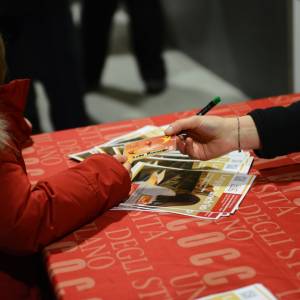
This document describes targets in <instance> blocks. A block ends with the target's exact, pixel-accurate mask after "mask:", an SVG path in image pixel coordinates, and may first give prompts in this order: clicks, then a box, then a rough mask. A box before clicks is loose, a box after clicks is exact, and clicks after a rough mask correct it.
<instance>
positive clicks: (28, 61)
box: [1, 1, 90, 133]
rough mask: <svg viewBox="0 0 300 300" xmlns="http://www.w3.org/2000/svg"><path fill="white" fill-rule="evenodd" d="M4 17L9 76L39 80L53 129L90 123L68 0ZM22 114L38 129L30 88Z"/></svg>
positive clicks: (33, 95)
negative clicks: (47, 102) (43, 90)
mask: <svg viewBox="0 0 300 300" xmlns="http://www.w3.org/2000/svg"><path fill="white" fill-rule="evenodd" d="M4 19H5V20H6V23H7V24H8V25H7V26H6V28H7V32H8V34H7V36H8V41H7V49H8V51H7V57H8V67H9V75H10V76H9V77H10V78H11V79H13V78H24V77H27V78H28V77H29V78H32V79H34V80H39V81H41V83H42V84H43V86H44V88H45V91H46V94H47V96H48V100H49V110H50V118H51V121H52V123H53V126H54V129H56V130H60V129H67V128H73V127H79V126H85V125H89V124H90V121H89V119H88V117H87V114H86V112H85V107H84V102H83V82H82V81H83V79H82V78H81V70H80V61H79V60H80V58H79V56H78V52H77V51H76V43H75V28H74V24H73V21H72V18H71V12H70V9H69V3H68V1H60V2H59V5H56V6H53V7H52V6H51V5H50V9H48V10H47V9H37V10H34V12H32V13H30V14H24V15H21V16H17V17H5V18H1V23H2V22H3V20H4ZM13 29H16V30H14V31H12V30H13ZM11 32H12V33H11ZM25 116H26V117H27V118H28V119H29V120H31V122H32V123H33V130H34V132H35V133H37V132H38V131H39V130H40V127H39V125H40V124H39V122H38V113H37V107H36V97H35V91H34V90H33V89H32V90H31V91H30V94H29V99H28V103H27V110H26V112H25Z"/></svg>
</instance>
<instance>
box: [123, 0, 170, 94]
mask: <svg viewBox="0 0 300 300" xmlns="http://www.w3.org/2000/svg"><path fill="white" fill-rule="evenodd" d="M125 2H126V5H127V8H128V12H129V15H130V29H131V37H132V44H133V50H134V52H135V55H136V58H137V62H138V66H139V70H140V74H141V77H142V79H143V81H144V82H145V86H146V92H148V93H159V92H162V91H163V90H164V89H165V88H166V68H165V63H164V59H163V43H164V42H163V39H164V30H163V28H164V22H163V13H162V7H161V4H160V0H150V1H140V0H126V1H125Z"/></svg>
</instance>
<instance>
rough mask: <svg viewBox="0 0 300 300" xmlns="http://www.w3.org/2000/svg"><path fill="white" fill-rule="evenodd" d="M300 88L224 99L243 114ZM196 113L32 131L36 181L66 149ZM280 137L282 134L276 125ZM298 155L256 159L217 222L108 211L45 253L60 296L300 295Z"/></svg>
mask: <svg viewBox="0 0 300 300" xmlns="http://www.w3.org/2000/svg"><path fill="white" fill-rule="evenodd" d="M297 99H300V95H289V96H280V97H272V98H267V99H262V100H256V101H248V102H243V103H237V104H230V105H220V106H218V107H216V108H214V110H213V113H214V114H218V115H243V114H245V113H247V112H248V111H250V110H252V109H254V108H263V107H269V106H274V105H287V104H289V103H291V102H292V101H295V100H297ZM193 113H194V112H193V111H189V112H184V113H174V114H170V115H163V116H158V117H152V118H145V119H138V120H130V121H122V122H116V123H109V124H102V125H98V126H90V127H85V128H78V129H73V130H67V131H61V132H54V133H49V134H41V135H36V136H34V141H35V144H34V146H33V147H31V148H29V149H27V150H26V151H25V153H24V156H25V161H26V165H27V168H28V173H29V175H30V177H31V179H32V182H36V181H37V180H39V179H41V178H43V177H45V176H48V175H51V174H54V173H56V172H58V171H59V170H63V169H65V168H67V167H69V166H71V165H73V164H74V162H72V161H71V160H69V159H68V158H67V154H69V153H73V152H78V151H80V150H84V149H87V148H90V147H92V146H94V145H97V144H101V143H103V142H104V141H107V140H109V139H112V138H114V137H116V136H118V135H121V134H125V133H127V132H129V131H132V130H135V129H137V128H139V127H142V126H144V125H149V124H155V125H163V124H166V123H169V122H171V121H173V120H175V119H176V118H180V117H185V116H188V115H191V114H193ZM299 117H300V116H299ZM274 134H276V132H274ZM299 163H300V153H296V154H293V155H289V156H284V157H279V158H277V159H273V160H259V159H256V160H255V163H254V166H253V168H252V172H254V173H256V174H257V175H258V177H257V179H256V181H255V184H254V186H253V188H252V189H251V190H250V192H249V193H248V194H247V196H246V198H245V199H244V201H243V202H242V205H241V207H240V209H239V211H238V212H237V213H236V214H235V215H234V216H231V217H227V218H222V219H220V220H218V221H204V220H199V219H196V218H191V217H185V216H179V215H172V214H157V213H148V212H136V211H132V212H120V211H109V212H107V213H105V214H103V215H101V216H99V217H98V218H97V219H96V220H95V221H94V222H92V223H90V224H87V225H86V226H84V227H82V228H80V229H78V230H77V231H75V232H73V233H72V234H70V235H69V236H66V237H65V238H64V239H62V240H61V241H58V242H57V243H54V244H52V245H50V246H48V247H47V249H46V250H45V264H46V265H47V269H48V273H49V277H50V280H51V282H52V284H53V287H54V289H55V292H56V294H57V296H58V297H59V298H61V299H71V300H76V299H85V300H92V299H93V300H96V299H98V300H99V299H123V300H125V299H130V300H132V299H195V298H198V297H202V296H205V295H208V294H212V293H217V292H221V291H226V290H231V289H235V288H238V287H241V286H245V285H248V284H252V283H263V284H264V285H265V286H266V287H267V288H269V289H270V290H271V291H272V292H273V293H274V294H275V295H276V296H277V297H278V298H280V299H284V300H288V299H300V184H299V183H300V164H299Z"/></svg>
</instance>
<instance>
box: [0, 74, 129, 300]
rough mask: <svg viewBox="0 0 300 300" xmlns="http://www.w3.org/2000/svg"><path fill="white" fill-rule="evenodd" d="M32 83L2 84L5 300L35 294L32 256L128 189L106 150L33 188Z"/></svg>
mask: <svg viewBox="0 0 300 300" xmlns="http://www.w3.org/2000/svg"><path fill="white" fill-rule="evenodd" d="M28 86H29V81H28V80H16V81H13V82H11V83H9V84H6V85H2V86H0V114H1V118H4V120H6V123H7V131H8V134H9V136H10V141H9V144H10V146H5V147H4V149H3V147H2V150H0V298H1V299H33V298H36V297H37V292H36V290H35V283H34V282H33V281H32V280H31V279H30V272H31V271H32V270H31V267H30V265H31V264H32V263H33V262H34V258H32V256H30V254H32V253H35V252H37V251H39V250H40V249H42V248H43V247H44V246H45V245H47V244H49V243H51V242H53V241H54V240H56V239H58V238H60V237H62V236H63V235H65V234H66V233H68V232H71V231H72V230H74V229H75V228H78V227H79V226H81V225H83V224H85V223H87V222H89V221H91V220H92V219H93V218H95V217H96V216H97V215H99V214H100V213H101V212H104V211H106V210H107V209H109V208H111V207H113V206H115V205H117V204H118V203H119V202H120V201H121V200H123V199H124V198H125V197H126V196H127V195H128V193H129V189H130V177H129V174H128V172H127V170H126V169H125V168H124V167H123V166H122V165H121V164H120V163H119V162H118V161H117V160H116V159H114V158H113V157H110V156H108V155H104V154H97V155H93V156H92V157H90V158H88V159H87V160H85V161H84V162H83V163H81V164H78V165H76V166H75V167H73V168H70V169H67V170H65V171H63V172H61V173H58V174H56V175H54V176H52V177H49V178H47V179H45V180H43V181H40V182H38V183H37V184H36V185H34V186H31V184H30V182H29V180H28V177H27V175H26V170H25V165H24V161H23V158H22V154H21V149H22V147H23V146H24V145H26V144H28V142H29V141H30V138H29V134H30V128H29V127H28V125H27V123H26V122H25V121H24V118H23V115H22V113H23V108H24V105H25V99H26V96H27V92H28ZM0 130H3V129H0ZM0 137H1V134H0ZM0 143H1V141H0ZM19 255H22V256H23V257H19Z"/></svg>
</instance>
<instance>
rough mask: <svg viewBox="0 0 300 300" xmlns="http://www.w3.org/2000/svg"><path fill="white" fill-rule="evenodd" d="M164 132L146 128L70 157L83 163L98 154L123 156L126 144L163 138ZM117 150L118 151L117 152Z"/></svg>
mask: <svg viewBox="0 0 300 300" xmlns="http://www.w3.org/2000/svg"><path fill="white" fill-rule="evenodd" d="M163 134H164V133H163V130H162V129H161V128H160V127H157V126H144V127H142V128H140V129H137V130H135V131H132V132H130V133H127V134H125V135H121V136H119V137H117V138H115V139H113V140H110V141H109V142H106V143H104V144H101V145H96V146H94V147H92V148H90V149H87V150H84V151H81V152H77V153H72V154H69V157H70V158H71V159H73V160H76V161H83V160H84V159H86V158H88V157H89V156H91V155H93V154H96V153H107V154H110V155H115V154H122V153H123V149H124V144H126V143H129V142H134V141H138V140H142V139H146V138H150V137H155V136H161V135H163ZM116 149H117V150H116Z"/></svg>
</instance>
